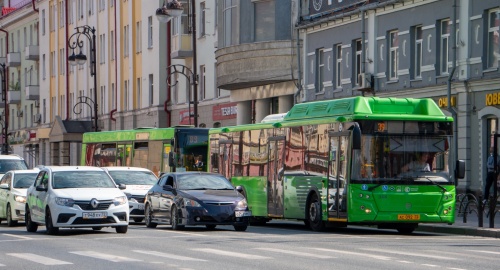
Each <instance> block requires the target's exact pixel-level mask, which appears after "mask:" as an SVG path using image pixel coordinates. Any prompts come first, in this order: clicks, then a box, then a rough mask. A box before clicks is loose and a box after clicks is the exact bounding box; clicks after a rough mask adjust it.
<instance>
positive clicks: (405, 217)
mask: <svg viewBox="0 0 500 270" xmlns="http://www.w3.org/2000/svg"><path fill="white" fill-rule="evenodd" d="M398 220H420V214H399V215H398Z"/></svg>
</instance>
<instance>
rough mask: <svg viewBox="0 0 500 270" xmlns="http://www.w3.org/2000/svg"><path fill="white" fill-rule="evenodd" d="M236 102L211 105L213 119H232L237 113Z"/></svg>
mask: <svg viewBox="0 0 500 270" xmlns="http://www.w3.org/2000/svg"><path fill="white" fill-rule="evenodd" d="M237 105H238V103H237V102H233V103H226V104H222V105H216V106H213V107H212V118H213V120H216V121H220V120H226V119H234V118H236V115H237V114H238V106H237Z"/></svg>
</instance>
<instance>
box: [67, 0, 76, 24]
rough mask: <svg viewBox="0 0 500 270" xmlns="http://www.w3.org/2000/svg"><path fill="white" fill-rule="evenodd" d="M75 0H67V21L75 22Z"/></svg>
mask: <svg viewBox="0 0 500 270" xmlns="http://www.w3.org/2000/svg"><path fill="white" fill-rule="evenodd" d="M74 6H75V0H70V1H68V23H69V24H73V23H74V22H75V13H74V12H75V11H74Z"/></svg>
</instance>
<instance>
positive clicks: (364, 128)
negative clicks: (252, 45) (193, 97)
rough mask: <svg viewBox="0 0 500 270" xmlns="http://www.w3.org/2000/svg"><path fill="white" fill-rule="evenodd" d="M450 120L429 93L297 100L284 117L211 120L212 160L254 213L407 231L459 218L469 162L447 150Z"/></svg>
mask: <svg viewBox="0 0 500 270" xmlns="http://www.w3.org/2000/svg"><path fill="white" fill-rule="evenodd" d="M452 126H453V119H452V118H451V117H449V116H446V115H444V114H443V113H442V111H441V110H440V108H439V107H438V106H437V105H436V104H435V102H434V101H433V100H432V99H412V98H404V99H401V98H378V97H352V98H345V99H336V100H328V101H317V102H309V103H301V104H297V105H295V106H293V107H292V109H291V110H290V111H289V112H288V113H287V114H286V116H285V117H284V118H283V119H282V120H276V121H275V122H271V123H269V122H268V123H258V124H248V125H239V126H229V127H221V128H213V129H211V130H210V131H209V140H210V142H209V155H210V160H209V167H208V170H209V171H211V172H217V173H221V174H223V175H224V176H226V177H227V178H228V179H230V181H231V182H232V183H233V185H235V186H239V187H241V189H240V190H242V191H241V192H242V193H243V194H244V195H245V196H246V198H247V202H248V205H249V208H250V210H251V211H252V221H253V223H257V224H258V223H260V224H263V223H265V222H267V221H270V220H271V219H294V220H303V221H304V223H305V224H306V225H307V226H310V228H311V229H312V230H315V231H321V230H323V229H324V228H325V227H335V226H338V227H344V226H347V225H349V224H351V225H375V226H378V227H379V228H388V229H397V230H398V231H399V232H400V233H411V232H413V230H414V229H415V228H416V227H417V226H418V223H448V224H451V223H453V222H454V221H455V193H456V181H457V179H458V178H463V176H464V173H465V163H464V162H463V161H455V162H454V161H453V160H452V159H453V156H452V155H451V149H450V146H451V145H452V135H453V133H452ZM419 161H422V162H423V163H424V164H425V166H417V164H418V162H419ZM454 167H456V170H454V169H453V168H454Z"/></svg>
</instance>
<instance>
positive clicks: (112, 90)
mask: <svg viewBox="0 0 500 270" xmlns="http://www.w3.org/2000/svg"><path fill="white" fill-rule="evenodd" d="M111 108H113V109H116V89H115V84H114V83H112V84H111Z"/></svg>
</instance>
